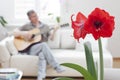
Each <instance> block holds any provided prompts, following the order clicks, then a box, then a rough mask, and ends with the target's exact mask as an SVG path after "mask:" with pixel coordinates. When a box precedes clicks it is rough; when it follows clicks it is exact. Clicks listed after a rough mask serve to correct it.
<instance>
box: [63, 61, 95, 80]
mask: <svg viewBox="0 0 120 80" xmlns="http://www.w3.org/2000/svg"><path fill="white" fill-rule="evenodd" d="M61 65H63V66H66V67H69V68H72V69H74V70H76V71H78V72H80V73H81V74H82V75H83V76H84V79H85V80H95V79H94V78H93V77H92V76H91V74H90V73H89V72H88V71H87V70H86V69H85V68H83V67H82V66H80V65H77V64H73V63H63V64H61Z"/></svg>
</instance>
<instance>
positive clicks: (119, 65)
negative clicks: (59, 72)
mask: <svg viewBox="0 0 120 80" xmlns="http://www.w3.org/2000/svg"><path fill="white" fill-rule="evenodd" d="M113 61H114V62H113V67H114V68H120V58H115V59H113ZM22 80H36V78H23V79H22ZM46 80H52V79H51V78H47V79H46ZM75 80H83V79H79V78H78V79H75Z"/></svg>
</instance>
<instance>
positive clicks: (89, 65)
mask: <svg viewBox="0 0 120 80" xmlns="http://www.w3.org/2000/svg"><path fill="white" fill-rule="evenodd" d="M84 48H85V54H86V63H87V69H88V71H89V72H90V74H91V75H92V76H93V77H94V79H95V80H97V74H96V68H95V64H94V59H93V55H92V49H91V44H90V42H86V43H84Z"/></svg>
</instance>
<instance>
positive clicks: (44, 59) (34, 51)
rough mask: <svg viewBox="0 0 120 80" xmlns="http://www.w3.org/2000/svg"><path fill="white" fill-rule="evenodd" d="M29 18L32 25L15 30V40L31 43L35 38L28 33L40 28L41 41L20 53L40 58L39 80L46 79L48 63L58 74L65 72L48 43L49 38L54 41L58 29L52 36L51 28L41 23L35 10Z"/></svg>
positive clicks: (28, 13)
mask: <svg viewBox="0 0 120 80" xmlns="http://www.w3.org/2000/svg"><path fill="white" fill-rule="evenodd" d="M27 16H28V18H29V20H30V23H28V24H25V25H24V26H22V27H20V28H17V29H15V30H14V36H15V38H19V37H22V38H23V39H24V40H25V41H31V40H32V39H33V38H34V36H33V34H31V33H29V32H28V31H30V30H33V29H35V28H38V29H39V30H40V33H41V34H42V36H41V40H40V41H39V42H37V43H35V44H34V45H31V46H30V47H28V48H27V49H25V50H24V51H20V52H21V53H23V52H25V53H27V54H28V55H37V56H39V65H38V67H39V69H38V70H39V71H38V77H37V80H43V79H44V78H45V77H46V65H47V63H48V64H50V65H51V66H52V67H53V68H54V69H55V70H56V71H57V72H63V71H64V68H62V67H61V66H60V64H59V63H58V62H57V61H56V60H55V58H54V57H53V55H52V53H51V50H50V48H49V46H48V45H47V43H46V41H48V38H50V39H51V40H53V38H54V33H55V31H56V29H55V30H54V31H53V32H54V33H53V34H50V29H49V26H48V25H46V24H44V23H42V22H40V21H39V19H38V16H37V14H36V12H35V11H34V10H30V11H28V12H27Z"/></svg>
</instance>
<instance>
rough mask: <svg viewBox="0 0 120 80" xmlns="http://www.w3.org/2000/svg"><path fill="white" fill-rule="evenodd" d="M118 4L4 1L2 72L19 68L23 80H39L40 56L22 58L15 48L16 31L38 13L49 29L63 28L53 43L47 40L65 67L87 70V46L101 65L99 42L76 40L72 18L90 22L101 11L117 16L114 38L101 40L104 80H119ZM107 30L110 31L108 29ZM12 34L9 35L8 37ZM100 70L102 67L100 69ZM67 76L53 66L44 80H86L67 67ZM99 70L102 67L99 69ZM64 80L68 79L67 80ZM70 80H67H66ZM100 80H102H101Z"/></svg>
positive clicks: (72, 0)
mask: <svg viewBox="0 0 120 80" xmlns="http://www.w3.org/2000/svg"><path fill="white" fill-rule="evenodd" d="M119 2H120V1H119V0H116V1H114V0H109V1H107V0H92V1H91V0H1V3H0V6H1V7H0V17H3V18H4V20H5V21H6V22H7V23H3V24H4V25H3V24H2V23H1V19H0V23H1V24H0V69H3V68H16V69H18V70H21V71H22V72H23V75H22V78H21V80H36V78H37V72H38V65H37V64H38V56H30V55H20V54H19V52H18V51H17V49H16V47H15V45H14V36H13V34H12V33H13V30H14V29H15V28H19V27H21V26H23V25H24V24H26V23H28V22H29V19H28V17H27V15H26V13H27V11H29V10H35V11H36V13H37V15H38V17H39V20H40V21H41V22H43V23H45V24H47V25H49V26H50V28H53V27H54V26H53V25H56V26H60V27H59V29H58V30H57V31H56V32H55V36H54V40H53V41H51V40H48V42H47V44H48V46H49V47H50V48H51V51H52V53H53V56H54V57H55V58H56V59H57V60H58V62H60V63H61V64H62V63H75V64H78V65H81V66H83V67H84V68H87V65H86V56H85V51H84V43H85V42H87V41H89V42H90V43H91V44H92V51H93V58H94V63H97V64H98V63H99V48H98V42H97V40H95V39H94V38H93V36H92V35H88V36H87V37H85V39H81V38H80V39H79V42H78V40H77V39H75V38H74V34H73V32H74V29H73V28H72V21H71V16H72V15H73V14H74V16H73V20H76V16H77V14H78V12H81V13H82V14H84V16H86V17H87V18H88V15H89V14H90V13H91V12H92V11H93V10H94V9H95V8H100V9H102V10H105V11H106V12H108V13H109V14H110V15H111V16H114V22H115V25H114V27H115V29H114V30H113V33H112V36H111V37H109V38H102V48H103V62H104V63H103V64H104V80H119V79H120V76H119V75H120V54H119V53H120V51H119V47H120V44H119V41H120V37H119V34H120V28H119V26H120V16H119V15H120V11H119V10H118V8H119V6H120V5H119ZM106 30H107V29H106ZM7 34H10V35H7ZM98 66H99V65H98ZM64 68H65V72H63V73H60V74H59V73H56V72H55V71H54V70H53V68H52V67H51V66H49V65H48V66H47V71H46V73H47V76H46V79H45V80H57V79H55V78H58V77H70V78H73V79H74V80H85V79H84V77H83V75H82V74H80V73H79V72H77V71H75V70H73V69H71V68H68V67H64ZM98 70H99V67H98ZM64 80H65V79H64ZM66 80H67V79H66ZM98 80H99V79H98Z"/></svg>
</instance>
